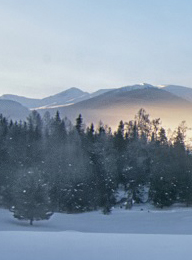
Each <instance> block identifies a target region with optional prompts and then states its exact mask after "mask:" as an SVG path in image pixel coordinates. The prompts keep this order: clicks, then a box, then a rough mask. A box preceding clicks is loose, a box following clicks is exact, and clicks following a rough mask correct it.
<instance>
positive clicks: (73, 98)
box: [0, 88, 111, 109]
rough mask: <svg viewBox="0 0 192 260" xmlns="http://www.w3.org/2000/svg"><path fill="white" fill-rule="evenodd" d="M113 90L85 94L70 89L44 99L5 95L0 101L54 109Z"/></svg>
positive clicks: (31, 107)
mask: <svg viewBox="0 0 192 260" xmlns="http://www.w3.org/2000/svg"><path fill="white" fill-rule="evenodd" d="M110 90H111V89H100V90H98V91H96V92H93V93H91V94H90V93H88V92H84V91H82V90H80V89H78V88H70V89H67V90H65V91H62V92H60V93H58V94H56V95H52V96H49V97H46V98H42V99H34V98H26V97H23V96H17V95H12V94H5V95H3V96H1V97H0V100H1V99H2V100H5V99H6V100H12V101H16V102H19V103H21V104H22V105H23V106H25V107H28V108H30V109H36V108H54V107H57V106H58V107H59V106H66V105H72V104H76V103H78V102H80V101H83V100H87V99H90V98H93V97H96V96H99V95H102V94H103V93H106V92H108V91H110Z"/></svg>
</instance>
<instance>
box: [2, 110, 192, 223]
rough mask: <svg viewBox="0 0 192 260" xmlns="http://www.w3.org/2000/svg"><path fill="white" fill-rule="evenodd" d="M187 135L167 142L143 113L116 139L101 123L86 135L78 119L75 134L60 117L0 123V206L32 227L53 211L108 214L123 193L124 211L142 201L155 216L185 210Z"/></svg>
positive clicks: (190, 177) (189, 181)
mask: <svg viewBox="0 0 192 260" xmlns="http://www.w3.org/2000/svg"><path fill="white" fill-rule="evenodd" d="M185 134H186V127H185V124H184V123H182V124H180V125H179V126H178V128H177V129H176V130H175V133H174V136H173V137H172V138H168V137H167V135H166V131H165V129H164V128H163V127H162V126H161V124H160V119H153V120H151V119H150V117H149V115H148V114H147V113H146V112H145V110H143V109H141V110H140V111H139V112H138V114H137V115H136V116H135V119H134V120H132V121H129V122H127V123H124V122H123V121H120V123H119V126H118V129H117V130H116V132H114V133H113V132H112V131H111V129H110V127H108V126H105V125H104V124H103V123H102V122H100V123H99V125H98V126H97V127H96V126H94V125H93V124H91V125H90V126H88V127H86V126H85V125H84V123H83V117H82V115H79V116H78V118H77V119H76V124H75V125H74V126H73V125H72V124H71V122H70V121H69V120H68V119H67V118H65V119H61V118H60V115H59V112H57V113H56V115H55V116H54V117H51V116H50V114H49V113H45V115H44V116H43V118H41V116H40V115H39V114H38V112H36V111H32V112H31V114H30V116H29V117H28V118H27V120H26V121H25V122H21V121H20V122H12V121H9V120H8V119H7V118H5V117H4V116H3V115H0V203H1V205H2V206H4V207H6V208H9V209H10V210H11V211H12V212H13V214H14V217H16V218H18V219H27V220H29V221H30V223H31V224H32V223H33V221H34V220H40V219H48V218H49V217H50V216H51V215H52V214H53V212H54V211H57V212H58V211H59V212H67V213H79V212H85V211H91V210H97V209H102V210H103V213H104V214H108V213H110V211H111V208H112V206H114V205H116V204H117V203H119V202H118V201H117V199H116V198H117V193H118V191H119V190H120V189H121V190H122V189H123V190H124V191H126V194H127V195H126V201H124V205H125V206H126V208H130V207H131V206H132V203H133V202H136V203H144V202H146V198H147V201H149V202H150V203H153V204H154V205H155V206H156V207H160V208H162V207H164V206H170V205H172V204H173V203H175V202H183V203H185V204H186V206H189V205H190V204H192V154H191V151H190V150H189V149H187V147H186V144H185ZM144 195H145V196H144ZM144 198H145V199H144ZM122 203H123V202H122Z"/></svg>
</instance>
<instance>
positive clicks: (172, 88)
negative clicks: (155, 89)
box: [163, 85, 192, 102]
mask: <svg viewBox="0 0 192 260" xmlns="http://www.w3.org/2000/svg"><path fill="white" fill-rule="evenodd" d="M163 89H164V90H166V91H168V92H170V93H172V94H174V95H176V96H178V97H182V98H184V99H186V100H188V101H190V102H192V88H187V87H182V86H176V85H167V86H165V87H164V88H163Z"/></svg>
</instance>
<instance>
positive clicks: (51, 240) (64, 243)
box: [0, 207, 192, 260]
mask: <svg viewBox="0 0 192 260" xmlns="http://www.w3.org/2000/svg"><path fill="white" fill-rule="evenodd" d="M191 245H192V209H191V208H179V207H174V208H171V209H169V210H155V209H153V208H151V207H145V208H143V210H141V207H134V208H133V209H132V210H130V211H127V210H124V209H114V210H113V212H112V214H111V215H109V216H106V215H103V214H102V213H101V212H90V213H84V214H74V215H72V214H58V213H57V214H54V215H53V216H52V218H51V219H50V220H48V221H40V222H35V223H34V226H32V227H31V226H30V225H29V224H28V223H27V222H25V221H24V222H23V221H18V220H16V219H14V218H13V217H12V215H11V213H10V212H9V211H7V210H4V209H0V259H1V260H13V259H14V260H34V259H35V260H53V259H54V260H61V259H62V260H63V259H66V260H88V259H89V260H97V259H99V260H100V259H104V260H108V259H110V260H113V259H114V260H117V259H120V260H124V259H126V260H127V259H131V260H132V259H133V260H140V259H142V260H145V259H146V260H152V259H155V260H162V259H165V260H168V259H169V260H173V259H174V260H177V259H178V260H180V259H190V256H191V255H192V246H191Z"/></svg>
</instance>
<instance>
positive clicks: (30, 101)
mask: <svg viewBox="0 0 192 260" xmlns="http://www.w3.org/2000/svg"><path fill="white" fill-rule="evenodd" d="M0 100H11V101H15V102H18V103H20V104H22V105H23V106H25V107H27V108H33V107H38V106H39V104H40V101H41V99H35V98H26V97H22V96H17V95H12V94H5V95H2V96H1V97H0Z"/></svg>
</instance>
